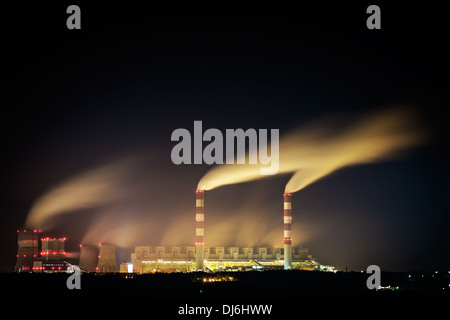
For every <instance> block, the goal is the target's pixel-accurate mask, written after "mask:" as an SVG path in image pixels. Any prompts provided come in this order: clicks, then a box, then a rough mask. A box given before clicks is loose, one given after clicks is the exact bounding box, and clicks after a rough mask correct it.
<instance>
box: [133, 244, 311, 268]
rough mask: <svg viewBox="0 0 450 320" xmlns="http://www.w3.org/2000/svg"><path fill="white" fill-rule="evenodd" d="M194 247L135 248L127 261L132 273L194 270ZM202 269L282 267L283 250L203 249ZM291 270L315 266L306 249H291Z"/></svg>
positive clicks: (249, 248) (250, 248) (267, 248)
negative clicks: (129, 260) (132, 268)
mask: <svg viewBox="0 0 450 320" xmlns="http://www.w3.org/2000/svg"><path fill="white" fill-rule="evenodd" d="M195 249H196V248H195V247H194V246H181V247H154V246H136V247H135V252H134V253H133V254H132V255H131V260H132V263H133V266H134V272H136V273H150V272H156V271H162V272H178V271H179V272H186V271H195V270H197V268H196V267H197V263H196V262H197V260H196V250H195ZM203 257H204V260H203V269H206V270H208V269H209V270H212V271H216V270H229V269H231V270H251V269H263V268H277V269H278V268H280V269H282V268H283V267H284V250H283V249H282V248H273V247H258V248H253V247H246V248H242V247H204V248H203ZM291 257H292V268H293V269H295V268H302V269H313V268H315V267H316V266H318V264H317V263H316V262H315V259H314V258H313V257H312V256H311V255H310V254H309V252H308V249H307V248H300V247H293V248H292V249H291Z"/></svg>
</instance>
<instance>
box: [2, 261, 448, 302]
mask: <svg viewBox="0 0 450 320" xmlns="http://www.w3.org/2000/svg"><path fill="white" fill-rule="evenodd" d="M221 275H222V274H220V276H221ZM227 275H229V276H232V277H233V278H234V279H237V281H232V282H213V283H203V281H202V279H203V277H214V276H217V274H213V275H211V274H204V273H187V274H183V273H177V274H148V275H132V276H129V278H126V276H127V275H126V274H109V275H95V274H83V275H82V276H81V289H80V290H69V289H67V287H66V280H67V278H68V276H69V275H68V274H12V273H3V274H0V283H1V288H2V291H3V292H2V296H3V294H5V293H6V296H7V297H8V298H11V299H12V300H16V299H27V298H30V299H47V298H48V297H50V296H51V297H53V298H56V299H151V300H155V299H156V300H159V299H161V300H171V301H174V300H176V301H178V302H177V303H178V304H179V305H184V304H185V303H188V301H191V300H195V302H196V303H197V304H198V303H199V301H201V300H205V299H207V300H210V299H212V300H214V299H218V300H220V301H226V300H230V299H233V300H235V301H241V302H242V301H247V300H253V301H254V302H258V301H262V300H264V301H273V302H275V301H276V300H283V299H284V300H286V299H290V300H300V299H327V300H328V299H396V300H397V299H445V300H449V298H450V273H448V271H447V270H443V271H439V272H438V273H435V272H433V273H419V272H416V273H390V272H382V274H381V285H382V286H388V285H390V286H391V287H398V290H395V291H389V290H386V291H381V290H380V291H375V290H369V289H367V287H366V280H367V278H368V276H369V274H366V273H359V272H347V273H346V272H338V273H336V274H333V273H325V272H314V271H264V272H257V271H254V272H231V273H228V274H227ZM174 303H175V302H174ZM175 304H176V303H175Z"/></svg>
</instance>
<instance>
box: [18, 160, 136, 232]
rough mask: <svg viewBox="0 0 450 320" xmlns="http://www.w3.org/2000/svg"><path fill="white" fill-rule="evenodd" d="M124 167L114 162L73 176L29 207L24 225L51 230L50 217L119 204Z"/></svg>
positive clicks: (52, 219)
mask: <svg viewBox="0 0 450 320" xmlns="http://www.w3.org/2000/svg"><path fill="white" fill-rule="evenodd" d="M127 167H128V165H127V164H125V163H117V164H113V165H109V166H105V167H102V168H99V169H95V170H91V171H89V172H87V173H83V174H81V175H79V176H76V177H74V178H72V179H70V180H68V181H66V182H64V183H62V184H60V185H59V186H57V187H55V188H53V189H52V190H50V191H49V192H47V193H46V194H45V195H44V196H42V197H41V198H39V199H38V200H37V201H36V202H35V203H34V204H33V206H32V208H31V210H30V213H29V214H28V217H27V220H26V222H25V225H26V226H27V227H33V228H40V229H48V228H51V227H52V225H53V222H54V220H55V219H54V218H55V217H56V216H59V215H64V214H67V213H71V212H74V211H77V210H84V209H95V208H103V207H104V206H107V205H110V204H112V203H114V202H117V201H120V198H121V192H120V188H119V187H118V186H119V185H120V181H121V180H123V179H124V177H125V173H126V171H127Z"/></svg>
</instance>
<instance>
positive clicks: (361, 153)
mask: <svg viewBox="0 0 450 320" xmlns="http://www.w3.org/2000/svg"><path fill="white" fill-rule="evenodd" d="M424 138H425V136H424V134H423V132H422V131H421V130H419V129H418V126H417V118H416V116H415V115H414V113H413V112H412V110H411V109H407V108H392V109H389V110H383V111H378V112H374V113H370V114H366V115H364V116H361V117H359V118H356V119H352V120H351V119H350V120H349V119H342V118H339V117H327V118H326V119H321V120H318V121H315V122H313V123H311V124H309V125H307V126H304V127H302V128H298V129H296V130H293V131H292V132H291V133H289V134H287V135H285V136H284V137H282V139H281V141H280V154H279V159H280V160H279V161H280V165H279V171H278V174H287V173H294V174H293V176H292V178H291V179H290V180H289V182H288V183H287V185H286V189H285V192H289V193H292V192H296V191H299V190H301V189H302V188H304V187H306V186H308V185H310V184H312V183H314V182H315V181H317V180H319V179H321V178H323V177H325V176H327V175H329V174H331V173H333V172H335V171H336V170H339V169H341V168H344V167H348V166H353V165H359V164H366V163H373V162H377V161H386V160H390V159H392V158H393V157H394V156H395V155H397V154H398V153H399V152H401V151H404V150H406V149H408V148H411V147H413V146H416V145H418V144H420V143H422V142H423V141H424ZM260 167H261V165H250V164H244V165H221V166H217V167H215V168H213V169H211V170H210V171H209V172H208V173H207V174H206V175H205V176H204V177H203V178H202V179H201V180H200V181H199V183H198V189H201V190H211V189H214V188H218V187H220V186H224V185H229V184H235V183H241V182H246V181H252V180H257V179H262V178H267V176H262V175H260Z"/></svg>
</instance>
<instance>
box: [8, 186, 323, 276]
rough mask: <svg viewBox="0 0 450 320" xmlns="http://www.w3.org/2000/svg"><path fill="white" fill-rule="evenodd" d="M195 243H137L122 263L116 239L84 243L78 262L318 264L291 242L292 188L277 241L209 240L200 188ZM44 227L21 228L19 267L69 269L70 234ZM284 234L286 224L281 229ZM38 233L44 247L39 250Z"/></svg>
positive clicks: (102, 269)
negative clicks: (45, 233) (51, 233)
mask: <svg viewBox="0 0 450 320" xmlns="http://www.w3.org/2000/svg"><path fill="white" fill-rule="evenodd" d="M195 201H196V209H195V242H194V246H171V247H167V246H142V245H141V246H136V247H135V250H134V252H133V253H132V254H131V257H130V260H129V261H128V262H126V263H122V264H121V265H120V267H119V266H118V263H117V258H116V246H115V245H113V244H101V243H99V244H98V245H90V244H80V245H79V247H80V254H79V261H78V265H79V267H80V269H81V270H82V271H83V272H97V273H115V272H119V270H120V272H134V273H139V274H143V273H151V272H191V271H221V270H243V271H246V270H255V269H256V270H261V269H285V270H289V269H307V270H313V269H318V268H319V267H320V265H319V264H318V263H317V262H316V261H315V259H314V258H313V257H312V256H311V255H310V254H309V251H308V249H307V248H303V247H292V234H291V225H292V194H290V193H284V194H283V206H284V207H283V209H284V210H283V221H284V228H283V229H284V231H283V243H284V248H276V247H237V246H228V247H225V246H223V247H208V246H205V240H204V236H205V225H204V222H205V191H204V190H196V191H195ZM41 232H42V231H41V230H27V229H23V230H17V233H18V254H17V262H16V266H15V272H65V271H66V270H67V269H69V267H70V265H71V263H69V262H67V261H66V254H67V253H66V252H65V249H64V244H65V241H66V238H65V237H63V238H50V237H43V238H40V237H39V235H40V234H41ZM280 235H281V230H280ZM39 238H40V240H41V250H40V251H39ZM74 264H76V263H74Z"/></svg>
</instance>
